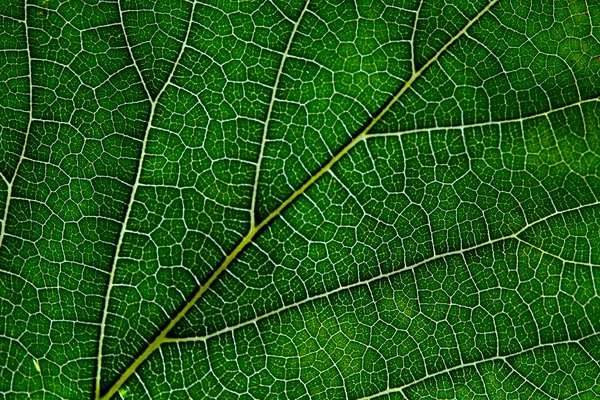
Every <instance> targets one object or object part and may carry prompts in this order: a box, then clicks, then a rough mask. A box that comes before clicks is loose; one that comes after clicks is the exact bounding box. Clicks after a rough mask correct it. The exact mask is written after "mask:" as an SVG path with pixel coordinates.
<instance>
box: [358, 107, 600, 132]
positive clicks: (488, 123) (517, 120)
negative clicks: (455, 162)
mask: <svg viewBox="0 0 600 400" xmlns="http://www.w3.org/2000/svg"><path fill="white" fill-rule="evenodd" d="M587 103H600V98H591V99H586V100H581V101H577V102H574V103H570V104H565V105H564V106H561V107H557V108H554V109H550V110H546V111H543V112H540V113H537V114H532V115H528V116H525V117H521V118H513V119H507V120H503V121H485V122H476V123H472V124H462V125H447V126H435V127H423V128H416V129H410V130H406V131H398V132H382V133H372V134H370V135H369V138H376V137H384V136H403V135H409V134H412V133H418V132H436V131H447V130H452V129H469V128H480V127H481V128H483V127H488V126H494V125H497V126H500V125H504V124H510V123H522V122H524V121H528V120H532V119H536V118H540V117H548V116H550V115H551V114H554V113H556V112H559V111H564V110H567V109H570V108H572V107H577V106H581V105H584V104H587Z"/></svg>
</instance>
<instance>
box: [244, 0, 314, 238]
mask: <svg viewBox="0 0 600 400" xmlns="http://www.w3.org/2000/svg"><path fill="white" fill-rule="evenodd" d="M308 3H309V0H306V1H305V2H304V5H303V6H302V10H301V11H300V15H299V16H298V20H297V21H296V23H295V24H294V27H293V29H292V33H291V34H290V38H289V40H288V43H287V46H286V47H285V51H284V52H283V56H282V57H281V62H280V64H279V69H278V70H277V76H276V77H275V83H274V84H273V90H272V91H271V100H270V101H269V108H268V110H267V116H266V120H265V123H264V125H263V133H262V138H261V143H260V152H259V153H258V161H257V162H256V171H255V173H254V186H253V188H252V205H251V206H250V228H251V229H252V228H254V227H255V226H256V220H255V218H256V217H255V214H256V199H257V196H258V181H259V178H260V169H261V166H262V161H263V154H264V152H265V147H266V143H267V133H268V131H269V125H270V122H271V114H273V106H274V105H275V99H276V98H277V89H278V88H279V80H280V79H281V75H282V73H283V67H284V65H285V61H286V59H287V57H288V54H289V52H290V49H291V48H292V43H293V42H294V37H295V36H296V32H297V30H298V26H299V25H300V21H302V18H303V17H304V13H305V12H306V10H307V9H308Z"/></svg>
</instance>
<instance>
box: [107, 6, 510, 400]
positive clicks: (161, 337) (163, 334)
mask: <svg viewBox="0 0 600 400" xmlns="http://www.w3.org/2000/svg"><path fill="white" fill-rule="evenodd" d="M498 1H499V0H492V1H491V2H490V3H488V5H487V6H486V7H485V8H483V10H481V11H480V12H479V13H478V14H477V15H476V16H475V17H474V18H473V20H471V21H469V22H468V23H467V25H465V27H464V28H463V29H461V30H460V31H459V32H458V34H457V35H456V36H455V37H453V38H452V39H451V40H450V41H449V42H448V43H446V44H445V45H444V46H443V47H442V48H441V49H440V50H439V51H438V52H437V53H436V54H435V55H434V57H433V58H432V59H430V60H429V61H428V62H427V63H426V64H425V65H424V66H423V67H421V69H419V70H418V71H417V72H416V73H415V74H413V75H412V76H411V77H410V79H409V80H408V81H406V83H405V84H404V85H403V86H402V87H401V89H400V90H399V91H398V92H397V93H396V95H394V97H393V98H392V99H391V100H390V101H389V102H388V103H387V105H386V106H384V107H383V108H382V109H381V110H380V111H379V112H378V113H377V115H376V116H375V117H374V118H373V119H372V120H371V122H370V123H369V124H368V125H367V126H366V127H365V128H364V129H363V130H362V132H361V133H360V134H358V135H357V136H356V137H355V138H354V139H352V140H351V141H350V142H349V143H348V144H347V145H346V146H345V147H343V148H342V149H341V150H340V151H339V152H338V153H337V154H336V155H335V156H333V157H332V158H331V159H330V160H329V162H327V163H326V164H325V165H324V166H323V167H321V169H319V170H318V171H317V172H316V173H315V174H314V175H313V176H312V177H311V178H310V179H309V180H308V181H306V182H305V183H304V184H303V185H302V186H301V187H300V188H298V189H297V190H296V191H295V192H294V193H292V194H291V195H290V196H289V197H288V198H287V199H286V200H284V201H283V202H282V203H281V204H280V205H279V207H277V208H276V209H275V210H274V211H272V212H271V213H270V214H269V215H268V216H267V217H266V218H265V219H263V220H262V221H261V222H260V223H259V224H258V225H256V226H255V227H253V228H251V229H250V230H249V232H248V233H247V234H246V236H245V237H244V238H243V239H242V240H241V241H240V242H239V244H238V245H237V246H236V247H235V248H234V249H233V250H232V251H231V253H229V255H228V256H227V257H225V259H224V260H223V262H222V263H221V265H220V266H219V267H218V268H217V269H216V270H215V271H214V272H213V273H212V275H211V276H210V277H209V278H208V279H207V280H206V282H205V283H204V284H203V285H202V286H200V288H198V290H197V292H196V293H195V294H194V295H193V297H192V298H191V299H190V300H189V301H188V302H187V303H186V304H185V306H184V307H183V308H182V309H181V310H180V311H179V312H178V313H177V315H176V316H175V317H173V318H172V319H171V321H169V323H168V324H167V326H165V327H164V328H163V329H162V331H160V333H159V334H158V335H157V336H156V338H155V339H154V340H153V341H152V342H151V343H150V344H149V345H148V347H147V348H146V350H144V352H143V353H142V354H140V355H139V356H138V357H137V358H136V359H135V361H134V362H133V363H132V364H131V365H130V366H129V367H128V368H127V370H126V371H125V372H124V373H123V374H122V375H121V376H120V377H119V379H118V380H117V381H116V382H115V383H114V384H113V386H112V387H111V388H110V389H109V390H108V392H107V393H106V394H105V395H104V396H103V397H102V400H109V399H110V398H111V397H112V395H114V394H115V393H116V392H117V391H118V390H119V388H120V387H121V386H122V385H123V384H124V383H125V382H126V381H127V379H129V377H130V376H131V375H132V374H133V373H135V371H136V370H137V368H138V367H139V366H140V365H141V364H142V363H143V362H144V361H145V360H146V359H147V358H148V357H150V355H151V354H152V353H153V352H154V351H155V350H156V349H158V348H159V347H160V345H161V344H162V343H164V342H167V341H168V340H169V339H168V338H167V335H168V334H169V332H170V331H171V330H172V329H173V328H174V327H175V326H176V325H177V323H179V321H180V320H181V319H183V317H185V316H186V314H187V313H188V312H189V311H190V310H191V309H192V307H193V306H194V305H195V304H196V302H197V301H198V300H199V299H200V298H201V297H202V295H203V294H204V293H205V292H206V291H208V289H209V288H210V287H211V286H212V284H213V282H214V281H216V280H217V278H218V277H219V276H220V275H221V274H222V273H223V272H224V271H226V270H227V268H228V267H229V265H230V264H231V263H232V262H233V261H234V260H235V259H236V258H237V256H238V255H239V254H240V253H241V252H242V251H243V250H244V249H245V248H246V246H247V245H249V244H250V243H252V240H253V239H254V236H256V235H257V234H258V233H259V232H260V231H261V230H262V229H263V228H264V227H266V226H267V225H268V224H269V223H270V222H271V221H272V220H274V219H275V218H277V217H279V215H280V214H281V213H282V212H283V210H284V209H286V208H287V207H288V206H289V205H290V204H291V203H293V202H294V201H295V200H296V198H298V197H299V196H300V195H302V194H303V193H304V192H306V190H307V189H308V188H309V187H311V186H312V185H313V183H315V182H316V181H317V180H319V178H320V177H321V176H323V175H324V174H325V173H326V172H327V171H329V170H330V169H331V167H332V166H333V165H334V164H336V163H337V162H338V161H339V160H340V159H341V158H342V157H343V156H345V155H346V154H347V153H348V152H349V151H350V150H351V149H353V148H354V146H356V145H357V144H358V143H360V142H361V141H363V140H364V139H365V138H366V137H367V133H368V132H369V131H370V130H371V129H373V127H374V126H375V124H376V123H377V122H378V121H379V120H380V119H381V118H382V117H383V116H384V115H385V114H386V113H387V112H388V111H389V110H390V108H391V107H392V106H393V105H394V104H395V103H396V102H397V101H398V99H400V97H401V96H402V95H403V94H404V93H405V92H406V91H407V90H408V88H410V86H411V85H412V84H413V83H414V81H415V80H416V79H417V78H418V77H420V76H421V75H422V74H423V73H424V72H425V70H426V69H427V68H429V66H431V64H433V63H434V62H436V61H437V60H438V58H439V57H440V56H441V55H442V53H444V52H445V51H446V50H447V49H448V47H450V46H451V45H452V44H453V43H454V42H456V40H458V38H460V37H461V36H462V35H463V34H464V33H465V32H466V31H467V30H468V29H469V28H470V27H471V26H472V25H473V24H475V23H476V22H477V21H478V20H479V19H480V18H481V17H482V16H483V15H484V14H486V13H487V12H488V11H489V10H490V8H491V7H492V6H493V5H494V4H496V3H497V2H498Z"/></svg>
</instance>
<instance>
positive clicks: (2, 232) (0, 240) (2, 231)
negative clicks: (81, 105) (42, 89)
mask: <svg viewBox="0 0 600 400" xmlns="http://www.w3.org/2000/svg"><path fill="white" fill-rule="evenodd" d="M27 8H28V6H27V1H25V7H24V11H25V19H24V20H23V21H19V22H23V24H24V25H25V47H26V48H25V50H26V53H27V76H28V77H29V111H28V121H27V131H26V132H25V140H24V141H23V147H22V148H21V154H20V155H19V161H18V162H17V167H16V168H15V173H14V174H13V176H12V178H11V179H10V182H9V181H8V179H6V177H4V175H2V178H3V179H2V180H3V181H5V182H6V183H7V191H8V193H7V198H6V205H5V207H4V213H3V214H4V215H3V216H2V228H1V229H0V248H2V244H3V243H4V236H5V233H6V222H7V221H6V220H7V218H8V210H9V209H10V203H11V200H12V198H13V188H14V183H15V180H16V179H17V176H18V175H19V170H20V169H21V164H22V163H23V160H24V159H25V149H26V148H27V143H28V142H29V132H30V131H31V123H32V121H33V78H32V75H31V72H32V68H31V51H30V49H29V47H30V42H29V25H28V23H27V15H28V12H27Z"/></svg>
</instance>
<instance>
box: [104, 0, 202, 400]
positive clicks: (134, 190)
mask: <svg viewBox="0 0 600 400" xmlns="http://www.w3.org/2000/svg"><path fill="white" fill-rule="evenodd" d="M117 7H118V12H119V16H121V26H122V29H123V36H124V38H125V43H126V46H127V50H128V52H129V56H130V57H131V60H132V61H133V66H134V68H135V69H136V71H137V73H138V75H139V77H140V80H141V82H142V84H143V86H144V90H145V92H146V96H147V98H148V101H149V102H150V113H149V115H148V124H147V125H146V131H145V132H144V140H143V143H142V153H141V156H140V162H139V164H138V166H137V171H136V174H135V182H134V184H133V187H132V189H131V195H130V197H129V204H128V205H127V212H126V214H125V219H124V220H123V224H122V225H121V230H120V232H119V240H118V242H117V247H116V249H115V253H114V258H113V263H112V267H111V271H110V275H109V281H108V287H107V289H106V296H104V307H103V311H102V322H101V324H100V337H99V339H98V356H97V370H96V385H95V391H96V393H95V399H96V400H98V399H100V390H101V376H102V347H103V344H104V338H105V334H106V321H107V319H108V308H109V303H110V298H111V292H112V288H113V287H114V279H115V275H116V270H117V262H118V260H119V253H120V252H121V247H122V246H123V241H124V238H125V232H126V231H127V229H126V225H127V221H129V217H130V215H131V210H132V209H133V204H134V202H135V197H136V194H137V189H138V188H139V187H140V178H141V175H142V168H143V165H144V161H145V159H146V154H147V146H148V137H149V136H150V134H149V133H150V130H151V129H152V121H153V119H154V117H155V110H156V105H157V104H158V101H159V100H160V98H161V96H162V94H163V93H164V91H165V89H166V88H167V87H168V86H169V84H170V83H171V79H172V77H173V74H174V72H175V69H176V68H177V66H178V65H179V62H180V60H181V56H182V55H183V50H182V51H180V52H179V55H178V57H177V59H176V60H175V63H174V64H173V67H172V68H171V71H170V73H169V76H168V77H167V80H166V81H165V84H164V85H163V87H162V88H161V90H160V92H159V93H158V95H157V96H156V98H155V99H154V100H153V99H152V95H151V94H150V91H149V90H148V87H147V85H146V82H145V81H144V77H143V75H142V73H141V70H140V68H139V66H138V64H137V61H136V59H135V57H134V55H133V53H132V52H131V48H132V47H131V46H130V43H129V38H128V36H127V32H125V24H124V23H123V20H122V15H123V12H122V10H121V3H120V2H118V1H117ZM195 9H196V8H195V6H194V7H192V10H191V11H190V19H189V22H188V27H187V30H186V32H185V37H184V40H183V44H182V47H183V46H184V45H185V43H186V42H187V40H188V36H189V33H190V29H191V26H192V19H193V16H194V11H195ZM111 396H112V394H110V395H109V396H108V397H107V396H103V397H102V398H110V397H111Z"/></svg>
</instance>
